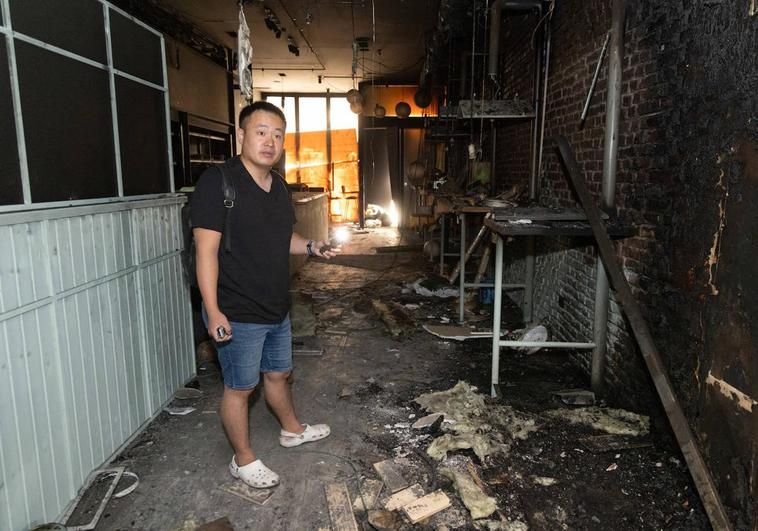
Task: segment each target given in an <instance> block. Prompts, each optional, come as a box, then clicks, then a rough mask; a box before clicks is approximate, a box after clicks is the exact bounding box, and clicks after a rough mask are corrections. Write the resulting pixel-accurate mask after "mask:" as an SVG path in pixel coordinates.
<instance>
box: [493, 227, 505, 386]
mask: <svg viewBox="0 0 758 531" xmlns="http://www.w3.org/2000/svg"><path fill="white" fill-rule="evenodd" d="M495 240H496V242H495V301H494V304H493V305H492V369H491V373H490V379H491V382H492V385H491V388H490V393H491V395H492V396H493V397H495V396H497V395H498V392H497V389H498V382H499V378H500V318H501V317H500V310H501V309H502V308H501V306H502V304H503V238H502V237H501V236H500V235H499V234H498V235H497V237H496V238H495Z"/></svg>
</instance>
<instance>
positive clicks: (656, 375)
mask: <svg viewBox="0 0 758 531" xmlns="http://www.w3.org/2000/svg"><path fill="white" fill-rule="evenodd" d="M557 143H558V152H559V153H560V156H561V159H562V161H563V164H564V167H565V169H566V170H567V173H568V175H569V177H570V179H571V182H572V184H573V185H574V190H575V191H576V195H577V196H578V197H579V201H580V203H581V204H582V207H583V208H584V211H585V212H586V213H587V218H588V219H589V222H590V225H591V226H592V232H593V234H594V236H595V240H596V242H597V247H598V251H599V253H600V256H601V257H602V259H603V265H604V266H605V270H606V271H607V272H608V276H609V277H610V279H611V282H612V284H613V287H614V288H615V290H616V297H617V298H618V300H619V301H620V302H621V305H622V307H623V309H624V313H625V314H626V316H627V318H628V319H629V324H630V325H631V328H632V331H633V332H634V337H635V339H636V340H637V344H638V345H639V347H640V351H641V352H642V358H643V359H644V360H645V364H646V366H647V369H648V372H649V373H650V376H651V377H652V379H653V384H654V385H655V389H656V391H657V392H658V396H659V397H660V399H661V402H662V404H663V409H664V411H665V412H666V416H667V417H668V420H669V423H670V424H671V428H672V430H673V431H674V435H675V436H676V440H677V442H678V443H679V447H680V448H681V450H682V455H683V456H684V460H685V461H686V462H687V466H688V467H689V469H690V473H691V474H692V479H693V480H694V482H695V487H697V490H698V493H699V494H700V499H701V500H702V502H703V507H705V511H706V513H707V514H708V518H709V519H710V521H711V525H712V526H713V528H714V529H719V530H722V529H724V530H731V529H732V524H731V523H730V521H729V518H728V516H727V514H726V510H725V509H724V506H723V505H722V503H721V498H720V497H719V493H718V491H717V490H716V484H715V483H714V482H713V478H712V477H711V473H710V471H709V469H708V465H706V463H705V460H704V459H703V456H702V454H701V453H700V449H699V448H698V445H697V441H696V439H695V436H694V435H693V433H692V430H691V429H690V426H689V424H688V423H687V418H686V417H685V416H684V412H683V411H682V408H681V406H680V405H679V401H678V400H677V398H676V395H675V394H674V390H673V388H672V387H671V381H670V380H669V377H668V374H667V372H666V367H665V365H664V364H663V360H661V356H660V354H659V353H658V348H657V347H656V346H655V342H654V341H653V335H652V333H651V332H650V329H649V327H648V324H647V321H646V320H645V317H644V316H643V315H642V310H641V309H640V307H639V305H638V304H637V300H636V299H635V298H634V294H632V290H631V288H630V287H629V284H628V283H627V281H626V277H625V276H624V273H623V271H622V270H621V267H620V266H619V264H618V261H617V257H616V253H615V251H614V248H613V244H612V243H611V240H610V238H609V237H608V233H607V232H606V230H605V228H604V227H603V223H602V221H601V220H600V211H599V210H598V208H597V205H595V203H594V201H593V199H592V196H591V195H590V193H589V190H587V186H586V184H585V182H584V179H583V178H582V171H581V169H580V168H579V165H578V164H577V162H576V159H575V158H574V153H573V151H572V150H571V146H570V145H569V143H568V140H566V138H564V137H562V136H559V137H558V140H557Z"/></svg>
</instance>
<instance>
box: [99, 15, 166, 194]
mask: <svg viewBox="0 0 758 531" xmlns="http://www.w3.org/2000/svg"><path fill="white" fill-rule="evenodd" d="M103 18H104V19H105V51H106V56H107V60H108V85H109V87H110V91H111V126H112V127H113V152H114V154H115V157H116V161H115V162H116V191H117V192H118V196H119V197H124V177H123V173H122V172H121V135H120V134H119V131H118V104H117V102H116V77H115V74H114V72H115V70H114V68H113V39H112V38H111V15H110V11H109V10H108V4H103ZM170 145H171V142H170V140H169V146H170ZM172 186H173V185H172ZM171 191H172V192H173V191H174V190H173V188H172V189H171Z"/></svg>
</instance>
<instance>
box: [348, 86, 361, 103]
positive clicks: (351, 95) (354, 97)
mask: <svg viewBox="0 0 758 531" xmlns="http://www.w3.org/2000/svg"><path fill="white" fill-rule="evenodd" d="M345 98H347V101H349V102H350V103H363V94H361V93H360V91H359V90H356V89H350V90H348V91H347V94H346V95H345Z"/></svg>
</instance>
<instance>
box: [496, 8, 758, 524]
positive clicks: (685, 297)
mask: <svg viewBox="0 0 758 531" xmlns="http://www.w3.org/2000/svg"><path fill="white" fill-rule="evenodd" d="M610 4H611V1H610V0H603V1H589V2H588V1H586V0H565V1H561V2H556V6H555V11H554V15H553V20H552V28H553V51H552V56H551V66H550V79H549V88H548V100H547V116H546V130H545V136H546V139H547V140H546V144H545V151H544V152H545V156H544V164H543V168H542V170H543V171H542V173H541V178H540V183H541V202H543V203H545V204H555V205H574V204H575V200H574V196H573V195H572V192H571V190H570V188H569V186H568V182H567V179H566V177H565V176H564V174H563V173H562V171H561V169H560V167H559V165H558V161H557V158H556V156H555V152H554V144H553V142H552V141H551V140H550V139H551V138H553V137H555V136H556V135H558V134H561V135H565V136H567V137H568V139H569V141H570V142H571V144H572V146H573V147H574V150H575V153H576V157H577V159H578V161H579V163H580V166H581V167H582V168H583V170H584V174H585V177H586V179H587V180H588V181H589V182H588V184H589V187H590V189H591V190H592V192H593V193H594V194H595V195H596V196H598V195H599V192H600V182H601V175H602V150H603V130H604V125H605V97H606V83H607V59H606V63H605V65H604V67H603V69H602V71H601V75H600V79H599V80H598V84H597V87H596V90H595V94H594V97H593V99H592V105H591V107H590V112H589V117H588V118H587V121H586V123H585V124H584V127H583V128H580V127H579V125H580V124H579V116H580V113H581V110H582V106H583V104H584V99H585V98H586V95H587V91H588V89H589V85H590V82H591V80H592V75H593V72H594V67H595V63H596V60H597V56H598V52H599V50H600V48H601V46H602V43H603V40H604V39H605V35H606V32H607V31H608V30H609V29H610V24H611V20H610V19H611V9H610ZM756 9H758V8H756V3H755V2H753V1H751V0H734V1H729V2H713V1H706V0H696V1H694V2H683V1H673V2H659V1H653V0H636V1H635V0H630V1H629V2H628V3H627V18H626V20H627V22H626V33H625V35H626V46H625V51H624V60H623V87H622V94H623V96H622V110H621V123H620V129H619V165H618V180H617V188H616V194H617V195H616V197H617V207H618V208H617V210H618V213H619V215H620V216H621V217H623V218H626V219H627V220H629V221H631V222H633V223H634V224H635V225H636V227H637V233H636V236H634V237H632V238H629V239H626V240H624V241H623V242H622V243H621V244H620V245H619V246H618V257H619V260H620V262H621V263H622V264H623V267H624V271H625V273H626V276H627V278H628V280H629V281H630V283H631V284H632V288H633V291H634V293H635V295H636V296H637V298H638V300H639V301H640V302H641V303H642V305H643V307H644V308H645V311H646V316H647V319H648V321H649V323H650V325H651V328H652V331H653V334H654V337H655V339H656V343H657V346H658V348H659V350H660V352H661V354H662V356H663V357H664V359H665V362H666V365H667V367H668V370H669V374H670V376H671V378H672V380H673V383H674V386H675V389H676V392H677V395H678V397H679V399H680V401H681V403H682V405H683V407H684V409H685V411H686V414H687V416H688V419H689V420H690V424H691V426H692V428H693V431H695V433H696V434H697V436H698V438H699V440H700V443H701V447H702V448H703V449H704V452H705V454H706V460H707V462H708V464H709V466H710V468H711V470H712V471H713V474H714V477H715V480H716V483H717V486H718V489H719V491H720V493H721V496H722V498H723V499H724V502H725V504H726V505H727V506H728V508H729V510H730V511H731V514H732V516H733V519H734V521H735V523H736V524H737V526H738V528H741V529H748V528H755V526H756V525H758V521H756V515H755V509H754V506H755V494H756V493H755V489H756V482H757V481H758V473H757V471H756V444H758V443H756V442H755V441H756V436H757V435H758V433H757V430H756V426H758V423H756V416H755V412H754V411H753V410H754V408H755V407H756V401H755V399H756V397H758V392H756V365H757V363H758V362H757V361H756V345H755V338H756V333H757V332H758V296H757V295H756V294H757V293H758V273H757V272H758V268H757V266H756V264H755V262H756V259H758V243H756V237H758V214H756V212H758V90H757V89H758V59H757V58H756V57H757V56H756V52H758V15H756V13H755V10H756ZM507 46H508V43H507V39H506V43H505V44H504V49H503V50H502V51H503V56H504V57H505V58H506V59H505V60H504V67H503V72H504V74H508V76H509V77H506V78H504V79H503V83H504V86H505V91H506V92H509V87H511V89H510V92H511V93H513V92H516V91H518V90H519V89H523V87H527V86H529V84H528V81H527V80H526V79H525V78H524V76H525V75H527V74H529V75H530V68H529V67H528V66H527V65H524V67H523V68H518V65H517V64H516V65H514V64H512V63H513V61H514V60H516V59H511V60H510V63H511V64H509V63H508V61H509V60H508V59H507V58H508V57H511V58H519V57H521V58H522V60H524V61H532V60H533V56H532V55H531V54H519V53H518V52H517V51H515V50H514V51H513V53H512V54H510V55H509V51H508V50H507V49H505V48H507ZM506 65H507V66H506ZM520 73H523V74H520ZM517 87H518V88H517ZM525 132H526V134H528V127H524V126H518V127H512V126H501V127H500V128H499V130H498V167H499V168H500V169H501V170H500V171H499V172H498V178H499V184H500V186H501V187H503V188H504V187H507V186H509V185H511V184H513V183H515V182H518V181H521V182H522V183H526V182H527V181H528V175H527V172H528V170H527V168H528V161H524V160H523V157H524V156H526V155H523V150H513V149H512V148H513V146H520V145H521V144H520V142H521V140H519V138H523V136H524V134H525ZM509 165H510V166H509ZM508 166H509V167H510V168H511V170H508V169H507V168H506V167H508ZM514 168H515V170H514ZM540 252H541V254H540V257H539V259H538V277H537V287H536V297H537V299H536V305H537V306H536V307H537V315H538V317H539V318H540V319H541V320H543V321H544V322H546V323H547V324H548V325H549V326H550V328H551V330H552V332H553V333H554V334H555V335H556V336H559V337H560V336H563V337H565V338H566V339H568V338H576V337H577V336H578V337H581V338H587V337H591V320H592V312H593V289H594V277H595V253H594V250H593V248H592V247H591V246H588V245H587V242H579V241H569V240H560V241H558V240H552V241H550V242H543V244H542V245H541V249H540ZM627 330H628V329H627V327H626V325H625V322H624V318H623V314H622V313H621V310H620V308H619V307H618V306H617V305H616V304H615V303H612V304H611V315H610V325H609V338H608V345H609V354H608V359H609V369H608V372H607V388H608V392H609V398H610V400H612V401H614V402H616V403H619V404H621V405H624V406H626V407H631V408H635V409H649V410H651V411H652V413H653V414H656V411H657V414H658V416H659V419H660V418H662V411H661V410H660V408H659V407H658V405H657V399H656V398H655V397H654V395H653V392H652V387H651V385H650V380H649V378H648V377H647V376H646V373H645V371H644V368H643V365H642V363H641V360H640V356H639V352H638V349H637V347H636V344H635V343H634V341H633V340H632V339H631V337H630V335H629V333H628V331H627ZM577 361H578V362H579V363H581V364H582V365H583V366H584V367H586V368H587V369H589V359H588V358H587V357H583V356H579V357H577ZM659 425H663V424H662V423H661V424H659Z"/></svg>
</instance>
